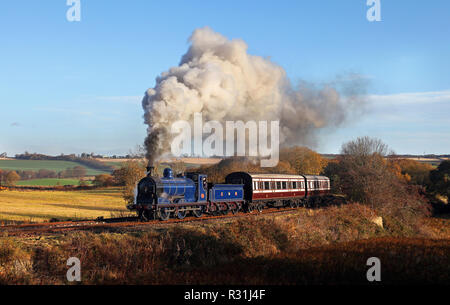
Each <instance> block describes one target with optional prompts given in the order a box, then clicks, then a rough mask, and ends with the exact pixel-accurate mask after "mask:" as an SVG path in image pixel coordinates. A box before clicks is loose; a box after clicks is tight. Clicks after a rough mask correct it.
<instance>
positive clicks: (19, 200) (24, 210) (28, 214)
mask: <svg viewBox="0 0 450 305" xmlns="http://www.w3.org/2000/svg"><path fill="white" fill-rule="evenodd" d="M127 212H128V210H127V209H126V203H125V201H124V199H123V197H122V190H121V188H118V187H113V188H101V189H93V190H77V191H40V190H39V191H38V190H33V191H26V190H2V191H0V222H3V223H13V222H45V221H50V220H53V221H55V220H59V221H64V220H80V219H95V218H97V217H105V218H106V217H118V216H122V215H123V214H124V213H127Z"/></svg>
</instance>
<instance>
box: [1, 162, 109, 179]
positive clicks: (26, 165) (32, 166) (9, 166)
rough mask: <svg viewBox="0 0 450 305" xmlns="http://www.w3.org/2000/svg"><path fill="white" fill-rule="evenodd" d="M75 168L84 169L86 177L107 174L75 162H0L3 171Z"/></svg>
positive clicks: (56, 170) (57, 170)
mask: <svg viewBox="0 0 450 305" xmlns="http://www.w3.org/2000/svg"><path fill="white" fill-rule="evenodd" d="M75 166H82V167H84V168H86V170H87V173H86V175H87V176H95V175H100V174H105V173H109V172H107V171H102V170H97V169H93V168H90V167H87V166H85V165H82V164H79V163H77V162H71V161H58V160H56V161H50V160H0V169H3V170H22V171H23V170H32V171H38V170H40V169H47V170H53V171H55V172H60V171H63V170H65V169H67V168H73V167H75Z"/></svg>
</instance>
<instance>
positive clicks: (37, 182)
mask: <svg viewBox="0 0 450 305" xmlns="http://www.w3.org/2000/svg"><path fill="white" fill-rule="evenodd" d="M86 182H87V183H88V184H92V181H86ZM58 183H59V184H58ZM79 184H80V180H78V179H58V178H46V179H31V180H21V181H18V182H17V183H16V185H18V186H56V185H79Z"/></svg>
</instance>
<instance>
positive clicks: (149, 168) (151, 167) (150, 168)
mask: <svg viewBox="0 0 450 305" xmlns="http://www.w3.org/2000/svg"><path fill="white" fill-rule="evenodd" d="M154 168H155V167H154V166H153V165H152V164H151V163H150V161H149V162H148V164H147V167H146V169H147V176H148V177H150V176H151V175H152V174H153V169H154Z"/></svg>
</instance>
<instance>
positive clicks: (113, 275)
mask: <svg viewBox="0 0 450 305" xmlns="http://www.w3.org/2000/svg"><path fill="white" fill-rule="evenodd" d="M373 216H375V215H374V212H373V211H372V210H370V209H368V208H366V207H363V206H360V205H356V204H352V205H347V206H342V207H330V208H327V209H321V210H316V211H311V210H306V209H300V210H298V211H295V212H293V213H291V214H288V215H285V214H284V215H278V216H268V215H259V216H254V217H250V218H245V219H233V220H228V221H222V222H216V221H214V222H205V223H202V224H200V225H199V224H197V225H192V224H179V225H177V226H173V225H167V224H166V225H164V224H161V225H158V226H155V227H154V228H147V229H146V230H143V229H142V230H137V229H134V230H131V229H128V230H125V231H123V229H122V231H115V232H103V233H93V232H84V233H80V232H73V233H69V234H68V235H65V236H49V237H45V236H43V237H39V240H37V239H35V238H34V239H30V238H12V237H3V238H0V244H1V246H0V249H1V253H0V284H1V283H8V284H12V283H39V284H54V283H58V284H63V283H67V282H66V278H65V275H66V271H67V266H66V260H67V258H69V257H73V256H75V257H78V258H79V259H80V261H81V264H82V283H83V284H125V283H126V284H227V285H229V284H322V283H328V284H330V283H331V284H335V283H362V284H364V283H368V282H367V280H366V272H367V270H368V268H369V267H368V266H367V265H366V261H367V259H368V258H369V257H373V256H375V257H378V258H380V260H381V263H382V267H381V268H382V269H381V270H382V283H384V284H386V283H442V284H443V283H448V281H449V280H450V278H449V277H450V256H449V255H448V253H449V251H450V226H449V220H448V219H439V220H438V221H437V222H435V220H432V219H427V222H425V224H422V225H421V226H420V227H418V228H412V227H411V228H409V229H405V228H403V229H401V230H400V231H397V230H398V225H395V226H392V227H391V226H390V224H389V222H388V223H386V224H385V227H384V228H382V227H380V226H379V225H377V224H375V223H373V222H372V219H373ZM436 226H437V227H439V228H435V227H436ZM431 228H433V229H431ZM116 230H118V229H116ZM404 232H410V233H409V234H408V237H405V236H403V234H405V233H404ZM399 234H400V235H402V237H399V236H398V235H399ZM432 238H441V239H440V240H437V239H435V240H433V239H432Z"/></svg>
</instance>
